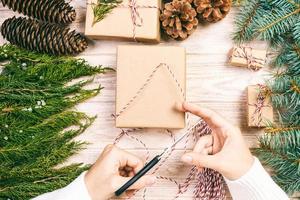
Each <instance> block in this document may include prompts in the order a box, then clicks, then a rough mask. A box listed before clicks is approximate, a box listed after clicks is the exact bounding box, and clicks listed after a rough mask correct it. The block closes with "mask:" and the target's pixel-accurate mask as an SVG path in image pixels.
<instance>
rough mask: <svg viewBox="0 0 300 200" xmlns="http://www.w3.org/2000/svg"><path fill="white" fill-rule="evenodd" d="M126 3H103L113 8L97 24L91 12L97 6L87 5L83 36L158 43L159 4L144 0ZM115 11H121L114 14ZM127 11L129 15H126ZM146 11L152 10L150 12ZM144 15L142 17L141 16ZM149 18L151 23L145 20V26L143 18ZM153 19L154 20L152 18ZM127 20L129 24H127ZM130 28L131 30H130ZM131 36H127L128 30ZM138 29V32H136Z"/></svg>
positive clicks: (92, 3)
mask: <svg viewBox="0 0 300 200" xmlns="http://www.w3.org/2000/svg"><path fill="white" fill-rule="evenodd" d="M125 1H127V2H128V3H103V4H108V5H111V6H112V7H113V10H112V12H111V13H109V14H108V15H107V16H106V17H105V18H104V19H102V20H101V21H99V22H96V23H95V21H94V18H95V16H94V12H93V13H92V12H91V11H92V10H93V9H94V8H95V7H96V6H101V5H98V4H97V3H94V1H93V0H92V2H90V3H88V7H87V16H86V29H85V34H86V35H87V36H89V37H91V38H94V39H109V38H111V39H113V38H123V39H132V40H134V41H136V42H137V41H148V42H159V40H160V29H159V13H160V4H159V3H158V0H157V1H153V2H154V3H153V2H152V1H151V4H149V1H148V2H147V1H144V0H125ZM116 9H122V10H118V11H116V12H114V10H116ZM124 9H126V10H128V11H129V13H130V15H128V12H127V11H126V10H124ZM148 9H154V11H150V12H149V10H148ZM143 14H144V15H145V16H144V17H143V16H142V15H143ZM147 17H151V18H152V19H151V21H150V20H148V19H147V23H146V24H145V23H144V22H145V18H147ZM153 17H155V19H154V18H153ZM129 19H130V23H131V24H129ZM130 27H132V28H130ZM128 28H130V29H131V30H130V32H131V34H129V29H128ZM137 29H139V30H137Z"/></svg>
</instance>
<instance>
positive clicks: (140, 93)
mask: <svg viewBox="0 0 300 200" xmlns="http://www.w3.org/2000/svg"><path fill="white" fill-rule="evenodd" d="M185 76H186V66H185V49H184V48H181V47H157V46H119V47H118V50H117V89H116V127H123V128H129V127H131V128H133V127H151V128H184V127H185V114H184V113H183V112H180V111H178V110H176V108H175V107H176V106H175V105H176V103H182V102H183V101H184V100H185V91H186V78H185Z"/></svg>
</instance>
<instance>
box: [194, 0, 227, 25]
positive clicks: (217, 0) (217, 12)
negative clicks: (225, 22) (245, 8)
mask: <svg viewBox="0 0 300 200" xmlns="http://www.w3.org/2000/svg"><path fill="white" fill-rule="evenodd" d="M231 4H232V1H231V0H194V5H195V7H196V10H197V12H198V13H199V17H200V19H202V20H204V21H207V22H217V21H220V20H221V19H223V18H224V17H225V16H226V15H227V13H228V12H229V11H230V8H231Z"/></svg>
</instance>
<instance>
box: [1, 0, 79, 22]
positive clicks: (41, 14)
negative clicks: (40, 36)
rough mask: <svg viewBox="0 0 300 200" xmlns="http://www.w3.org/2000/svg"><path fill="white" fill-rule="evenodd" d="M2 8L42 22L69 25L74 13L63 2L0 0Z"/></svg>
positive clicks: (48, 0)
mask: <svg viewBox="0 0 300 200" xmlns="http://www.w3.org/2000/svg"><path fill="white" fill-rule="evenodd" d="M1 2H2V4H3V6H7V7H8V8H10V9H12V10H13V11H18V12H19V13H22V14H24V15H27V16H30V17H34V18H36V19H39V20H42V21H48V22H53V23H59V24H69V23H71V22H72V21H74V20H75V18H76V12H75V10H74V8H73V7H71V6H70V4H69V3H65V1H64V0H1Z"/></svg>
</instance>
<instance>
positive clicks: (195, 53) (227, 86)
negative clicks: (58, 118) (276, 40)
mask: <svg viewBox="0 0 300 200" xmlns="http://www.w3.org/2000/svg"><path fill="white" fill-rule="evenodd" d="M72 4H73V5H74V7H75V8H76V11H77V19H76V21H75V22H74V23H73V24H72V25H71V27H72V28H76V30H77V31H79V32H84V21H85V10H86V9H85V8H86V1H84V0H73V1H72ZM236 13H237V8H233V9H232V10H231V12H230V14H229V15H228V16H227V17H226V18H225V19H224V20H222V21H221V22H218V23H216V24H210V25H200V26H199V27H198V29H197V31H196V32H195V33H194V34H193V35H191V36H190V37H189V38H188V39H187V40H185V41H181V42H178V41H163V42H162V43H161V44H159V45H160V46H182V47H185V48H186V52H187V100H188V101H189V102H192V103H196V104H199V105H203V106H207V107H209V108H212V109H214V110H216V111H218V112H219V113H221V114H222V115H223V116H224V117H226V118H227V119H228V120H229V121H231V122H232V123H234V124H236V125H237V126H239V127H240V128H241V130H242V133H243V135H244V138H245V140H246V141H247V144H248V145H249V147H257V145H258V143H257V136H258V135H259V134H261V133H262V129H256V128H249V127H247V122H246V96H245V89H246V87H247V86H248V85H249V84H256V83H263V82H264V80H266V79H267V78H268V76H269V73H270V71H269V70H268V69H267V68H266V69H263V70H261V71H259V72H252V71H249V70H248V69H245V68H239V67H232V66H229V65H228V64H227V53H228V51H229V49H230V48H231V47H232V46H233V43H232V41H231V33H232V32H233V29H234V28H233V27H234V26H233V21H234V16H235V15H236ZM14 15H16V16H18V15H19V14H17V13H14V12H13V11H11V10H9V9H8V8H4V7H2V5H0V24H2V23H3V21H4V20H5V19H6V18H8V17H12V16H14ZM120 23H121V21H120ZM5 42H6V41H5V40H4V39H3V38H2V36H0V44H3V43H5ZM120 44H135V43H131V42H117V41H93V43H92V44H90V46H89V48H88V49H87V50H86V51H85V52H84V53H82V54H81V55H79V57H82V58H85V59H86V60H88V61H89V63H90V64H94V65H104V66H109V67H113V68H115V67H116V47H117V46H118V45H120ZM251 45H252V46H253V47H257V48H267V45H266V44H265V43H262V42H255V43H253V44H251ZM115 83H116V76H115V73H113V72H112V73H108V74H105V75H99V76H96V77H95V81H94V83H93V85H92V86H90V87H93V86H96V85H98V84H101V85H102V86H103V87H104V89H103V90H102V92H101V94H99V95H98V96H96V97H94V98H92V99H90V100H88V101H86V102H84V103H81V104H80V105H78V106H76V110H78V111H82V112H85V113H87V114H88V115H90V116H95V115H97V119H96V120H95V122H94V123H93V125H92V126H91V127H89V128H88V129H87V130H86V131H85V132H84V133H83V134H82V135H80V136H79V137H78V138H77V139H78V140H84V141H87V142H89V145H87V148H86V149H85V150H83V151H81V152H80V153H79V154H77V155H75V156H73V157H71V158H70V159H69V160H68V161H67V163H66V164H68V163H72V162H83V163H93V162H94V161H95V160H96V159H97V157H98V155H99V153H100V152H101V151H102V149H103V148H104V147H105V146H106V145H107V144H110V143H112V141H113V140H114V138H115V137H116V136H117V135H118V133H119V132H120V130H118V129H116V128H115V127H114V120H113V118H112V117H111V114H113V113H114V109H115V86H116V84H115ZM194 120H195V119H194ZM182 132H183V131H175V133H176V135H177V136H179V135H180V134H181V133H182ZM134 135H135V136H137V137H139V138H140V139H141V140H142V141H143V142H145V143H146V145H147V146H148V147H149V150H150V154H151V155H155V154H156V153H158V152H161V151H162V150H163V149H164V148H165V147H166V146H168V145H169V144H171V138H170V136H169V135H168V134H167V133H166V131H165V130H160V129H145V130H143V131H140V132H137V133H135V134H134ZM193 145H194V144H193V143H192V142H190V143H189V145H188V149H191V148H192V147H193ZM118 146H119V147H121V148H124V149H126V150H128V151H130V152H133V153H136V154H138V155H140V156H141V157H143V156H145V155H146V153H145V149H144V148H143V147H142V146H141V145H140V144H138V143H137V142H135V141H133V140H131V139H128V138H126V137H125V138H123V139H122V140H121V142H120V143H119V144H118ZM183 146H184V145H183V142H181V143H179V144H178V145H177V147H176V151H175V152H174V154H173V155H172V156H171V157H170V158H169V160H168V161H167V163H166V164H164V165H163V166H162V168H161V169H160V170H159V172H158V174H159V175H162V176H168V177H172V178H175V179H176V180H178V181H183V180H184V178H185V177H186V175H187V173H188V171H189V169H190V167H188V166H185V165H183V164H182V163H181V162H180V161H179V159H180V156H181V155H182V154H183V152H184V149H183ZM237 151H238V149H237ZM192 187H193V186H192ZM192 189H193V188H191V189H189V190H188V191H187V192H186V193H184V194H183V195H181V196H180V198H179V199H192V191H193V190H192ZM175 192H176V188H175V187H174V185H172V183H169V182H164V181H161V182H159V183H157V184H156V185H154V186H153V187H151V188H150V189H148V192H147V199H149V200H150V199H155V200H156V199H160V200H163V199H166V200H169V199H172V197H174V194H175ZM134 199H141V193H138V194H137V195H136V197H135V198H134Z"/></svg>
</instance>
